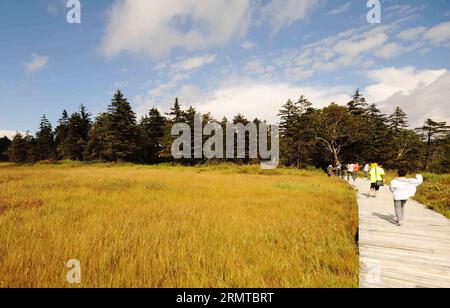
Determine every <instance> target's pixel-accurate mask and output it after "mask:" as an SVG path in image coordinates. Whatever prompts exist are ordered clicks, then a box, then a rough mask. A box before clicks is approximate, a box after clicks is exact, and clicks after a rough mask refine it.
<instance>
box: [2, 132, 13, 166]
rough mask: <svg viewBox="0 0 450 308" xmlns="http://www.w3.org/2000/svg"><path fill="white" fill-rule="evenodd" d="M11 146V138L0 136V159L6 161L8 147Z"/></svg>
mask: <svg viewBox="0 0 450 308" xmlns="http://www.w3.org/2000/svg"><path fill="white" fill-rule="evenodd" d="M10 146H11V140H9V138H8V137H6V136H5V137H3V138H0V161H8V149H9V147H10Z"/></svg>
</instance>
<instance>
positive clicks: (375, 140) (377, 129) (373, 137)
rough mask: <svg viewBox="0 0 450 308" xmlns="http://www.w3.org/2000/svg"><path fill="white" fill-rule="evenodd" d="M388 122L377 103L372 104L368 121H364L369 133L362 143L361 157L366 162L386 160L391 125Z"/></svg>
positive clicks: (368, 110) (369, 108) (368, 113)
mask: <svg viewBox="0 0 450 308" xmlns="http://www.w3.org/2000/svg"><path fill="white" fill-rule="evenodd" d="M386 122H387V117H386V115H385V114H383V113H382V112H381V111H380V109H379V108H378V107H377V106H376V105H375V104H371V105H370V106H369V107H368V109H367V121H366V122H365V123H364V124H365V125H366V126H367V128H368V130H367V132H368V135H367V137H366V138H364V139H363V142H362V143H361V145H360V147H361V148H362V151H361V159H362V160H364V161H365V162H370V161H380V162H381V161H385V159H386V153H385V151H386V148H388V140H389V127H388V125H387V124H386Z"/></svg>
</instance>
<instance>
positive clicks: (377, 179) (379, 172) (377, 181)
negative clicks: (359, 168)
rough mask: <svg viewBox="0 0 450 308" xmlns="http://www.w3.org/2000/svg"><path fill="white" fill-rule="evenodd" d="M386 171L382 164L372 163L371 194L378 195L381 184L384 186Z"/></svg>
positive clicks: (370, 173) (370, 176) (370, 174)
mask: <svg viewBox="0 0 450 308" xmlns="http://www.w3.org/2000/svg"><path fill="white" fill-rule="evenodd" d="M385 175H386V173H385V172H384V169H383V168H382V166H378V164H372V165H371V166H370V172H369V178H370V194H371V195H372V196H373V197H376V196H377V192H378V191H379V190H380V187H381V186H384V176H385Z"/></svg>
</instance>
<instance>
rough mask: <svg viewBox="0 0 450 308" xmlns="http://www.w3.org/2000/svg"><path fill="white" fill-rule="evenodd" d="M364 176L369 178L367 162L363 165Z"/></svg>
mask: <svg viewBox="0 0 450 308" xmlns="http://www.w3.org/2000/svg"><path fill="white" fill-rule="evenodd" d="M363 170H364V178H366V179H368V178H369V171H370V165H369V163H366V164H365V165H364V169H363Z"/></svg>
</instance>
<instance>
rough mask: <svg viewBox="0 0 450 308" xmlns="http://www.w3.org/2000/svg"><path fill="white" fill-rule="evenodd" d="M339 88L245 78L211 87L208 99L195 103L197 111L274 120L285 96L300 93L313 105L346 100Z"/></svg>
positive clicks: (286, 98)
mask: <svg viewBox="0 0 450 308" xmlns="http://www.w3.org/2000/svg"><path fill="white" fill-rule="evenodd" d="M342 93H345V91H343V89H342V88H321V87H308V86H294V85H291V84H288V83H268V82H262V83H260V82H251V81H250V82H248V83H245V84H240V85H237V84H236V85H230V86H225V87H222V88H220V89H218V90H216V91H213V92H212V93H211V94H210V95H209V97H208V98H209V100H208V101H205V102H202V103H200V104H198V105H197V108H198V109H199V110H200V111H201V112H211V113H212V114H213V115H214V116H215V117H217V118H221V117H223V116H226V117H227V118H229V119H230V118H233V117H234V116H235V115H237V114H238V113H241V114H243V115H245V116H246V117H248V118H249V119H254V118H259V119H264V120H267V121H269V122H272V123H276V122H278V118H277V116H276V115H277V114H278V111H279V110H280V109H281V106H282V105H283V104H284V103H286V101H287V100H288V99H292V100H297V99H298V98H299V97H300V95H301V94H303V95H305V96H306V97H307V98H308V99H310V100H311V101H312V102H314V105H315V106H316V107H321V106H325V105H328V104H329V103H331V102H332V101H336V102H342V103H344V102H347V101H348V100H349V96H347V95H346V94H342Z"/></svg>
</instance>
